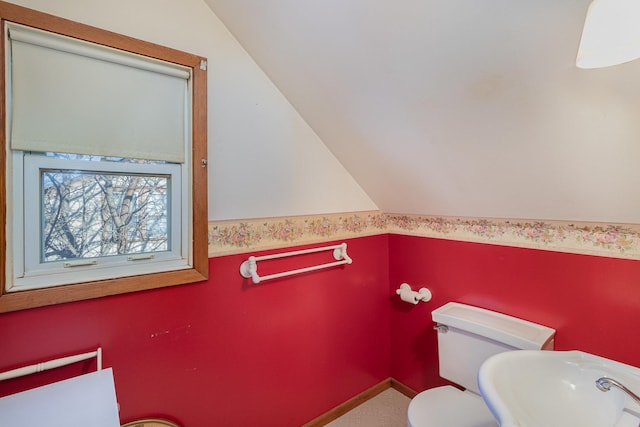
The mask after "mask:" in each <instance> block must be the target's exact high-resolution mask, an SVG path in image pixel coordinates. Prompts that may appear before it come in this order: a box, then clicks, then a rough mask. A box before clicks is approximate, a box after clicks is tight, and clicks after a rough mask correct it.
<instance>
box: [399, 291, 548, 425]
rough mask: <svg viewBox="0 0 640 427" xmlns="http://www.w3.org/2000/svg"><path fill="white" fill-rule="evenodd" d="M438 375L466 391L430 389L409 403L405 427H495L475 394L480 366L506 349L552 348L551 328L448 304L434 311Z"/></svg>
mask: <svg viewBox="0 0 640 427" xmlns="http://www.w3.org/2000/svg"><path fill="white" fill-rule="evenodd" d="M432 316H433V320H434V321H435V322H436V323H437V325H436V326H435V329H436V330H437V331H438V359H439V362H440V376H441V377H442V378H445V379H447V380H449V381H451V382H453V383H456V384H458V385H460V386H462V387H464V388H465V390H464V391H462V390H459V389H457V388H456V387H453V386H442V387H436V388H432V389H429V390H426V391H423V392H422V393H419V394H418V395H417V396H416V397H414V398H413V399H412V400H411V403H410V404H409V410H408V418H409V423H408V425H409V427H496V426H497V425H498V424H497V422H496V421H495V420H494V418H493V416H492V415H491V412H490V411H489V408H488V407H487V406H486V405H485V404H484V401H483V400H482V396H480V391H479V390H478V381H477V377H478V370H479V369H480V365H482V363H483V362H484V361H485V360H486V359H488V358H489V357H490V356H493V355H494V354H498V353H501V352H503V351H509V350H553V336H554V334H555V330H553V329H551V328H547V327H546V326H542V325H538V324H535V323H532V322H528V321H526V320H522V319H517V318H515V317H511V316H506V315H504V314H500V313H495V312H493V311H489V310H485V309H482V308H478V307H472V306H469V305H464V304H458V303H455V302H450V303H447V304H445V305H443V306H442V307H440V308H438V309H436V310H434V311H433V312H432Z"/></svg>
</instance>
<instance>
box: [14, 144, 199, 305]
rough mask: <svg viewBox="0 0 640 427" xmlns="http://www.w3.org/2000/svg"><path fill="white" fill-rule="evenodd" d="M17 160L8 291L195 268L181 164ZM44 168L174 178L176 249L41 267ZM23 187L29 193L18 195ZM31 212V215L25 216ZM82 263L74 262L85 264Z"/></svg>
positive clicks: (27, 156) (21, 155)
mask: <svg viewBox="0 0 640 427" xmlns="http://www.w3.org/2000/svg"><path fill="white" fill-rule="evenodd" d="M13 158H14V161H13V165H14V170H13V183H14V193H13V196H14V204H13V206H14V210H13V224H14V233H15V234H14V239H13V250H14V254H15V255H16V256H15V257H14V259H13V280H12V281H10V282H8V285H9V286H8V287H7V291H8V292H14V291H21V290H27V289H38V288H45V287H50V286H58V285H64V284H70V283H77V282H84V281H93V280H102V279H112V278H118V277H126V276H135V275H140V274H147V273H156V272H165V271H173V270H179V269H184V268H190V266H191V262H190V257H191V255H190V251H189V244H188V243H189V241H188V236H189V234H190V233H189V232H188V231H187V230H188V221H186V220H185V217H186V218H188V216H189V212H188V209H185V207H186V206H188V205H185V203H184V201H183V199H184V197H182V195H183V194H185V193H188V190H187V188H186V187H187V186H186V185H185V184H184V182H185V180H184V179H183V176H182V175H183V173H182V169H184V168H183V167H181V166H180V165H178V164H135V163H117V162H92V161H81V160H64V159H58V158H52V157H47V156H43V155H38V154H30V153H25V152H21V151H18V152H14V153H13ZM18 165H19V167H16V166H18ZM41 169H72V170H73V169H76V170H83V171H90V172H98V173H100V172H104V173H110V172H114V173H118V172H121V173H131V174H136V173H149V174H163V175H170V176H171V189H170V193H171V196H170V218H171V231H170V240H171V250H170V251H167V252H157V253H154V258H153V259H139V260H130V259H128V257H129V256H127V255H119V256H109V257H104V258H91V261H96V264H90V265H78V266H74V267H72V268H68V267H67V268H65V267H64V263H65V261H54V262H47V263H42V262H41V261H40V246H39V245H40V244H41V242H42V236H41V233H42V227H41V223H40V221H41V217H40V209H41V206H40V203H41V201H40V197H39V196H40V170H41ZM21 188H23V189H24V190H19V189H21ZM18 190H19V191H18ZM22 194H33V195H34V197H27V198H23V197H22ZM35 195H37V196H38V197H35ZM27 212H29V213H31V214H29V215H28V216H27V215H25V214H26V213H27ZM21 235H22V236H24V238H23V239H20V238H15V237H19V236H21ZM22 242H24V243H22ZM134 258H135V257H134ZM82 261H83V260H78V261H75V262H77V263H79V264H82ZM86 261H89V260H86Z"/></svg>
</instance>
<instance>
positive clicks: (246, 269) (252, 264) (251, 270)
mask: <svg viewBox="0 0 640 427" xmlns="http://www.w3.org/2000/svg"><path fill="white" fill-rule="evenodd" d="M329 250H333V257H334V258H335V259H336V260H337V261H336V262H329V263H327V264H321V265H314V266H311V267H305V268H299V269H297V270H291V271H283V272H282V273H275V274H270V275H268V276H262V277H260V276H259V275H258V261H266V260H269V259H276V258H284V257H289V256H295V255H304V254H311V253H314V252H322V251H329ZM352 262H353V260H352V259H351V258H349V255H347V244H346V243H341V244H339V245H334V246H325V247H321V248H312V249H302V250H299V251H291V252H282V253H279V254H273V255H264V256H259V257H255V256H250V257H249V258H248V259H247V260H246V261H244V262H243V263H242V264H241V265H240V274H241V275H242V277H245V278H247V279H248V278H251V280H252V281H253V283H260V282H262V281H265V280H270V279H277V278H279V277H286V276H291V275H294V274H300V273H307V272H309V271H315V270H320V269H323V268H329V267H335V266H338V265H344V264H351V263H352Z"/></svg>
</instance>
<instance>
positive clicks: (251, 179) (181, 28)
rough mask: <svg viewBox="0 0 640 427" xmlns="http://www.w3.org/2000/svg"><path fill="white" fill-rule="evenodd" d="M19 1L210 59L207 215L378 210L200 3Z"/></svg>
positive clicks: (168, 0)
mask: <svg viewBox="0 0 640 427" xmlns="http://www.w3.org/2000/svg"><path fill="white" fill-rule="evenodd" d="M12 3H15V4H18V5H21V6H25V7H29V8H32V9H36V10H39V11H41V12H46V13H50V14H53V15H57V16H60V17H63V18H67V19H71V20H74V21H78V22H82V23H84V24H88V25H92V26H95V27H99V28H103V29H107V30H110V31H114V32H118V33H121V34H125V35H128V36H131V37H135V38H139V39H142V40H146V41H149V42H153V43H156V44H161V45H165V46H168V47H172V48H175V49H180V50H183V51H187V52H190V53H194V54H197V55H201V56H205V57H207V58H208V60H209V69H208V88H209V93H208V97H209V102H208V109H209V110H208V113H209V118H208V127H209V144H208V150H209V153H208V154H209V219H210V220H221V219H241V218H260V217H274V216H290V215H309V214H322V213H336V212H351V211H363V210H375V209H377V206H376V205H375V204H374V203H373V202H372V201H371V199H370V198H369V197H368V196H367V194H366V193H365V192H364V191H363V190H362V188H361V187H360V186H359V185H358V183H356V181H355V180H354V179H353V177H352V176H351V175H350V174H349V172H347V170H346V169H345V168H344V167H343V166H342V165H341V164H340V163H339V162H338V161H337V159H336V158H335V157H334V156H333V154H332V153H331V152H330V151H329V150H328V149H327V147H326V146H325V145H324V144H323V142H322V141H321V140H320V138H319V137H318V136H317V135H316V133H315V132H314V131H313V130H312V129H311V128H310V127H309V126H308V125H307V124H306V122H305V121H304V120H303V119H302V118H301V117H300V115H299V114H298V113H297V112H296V110H295V109H294V108H293V107H292V106H291V105H290V104H289V102H288V101H287V100H286V98H284V96H282V94H281V93H280V92H279V91H278V89H277V88H276V87H275V86H274V85H273V84H272V83H271V81H270V80H269V79H268V78H267V77H266V76H265V74H264V73H263V72H262V71H261V69H260V68H259V67H258V66H257V65H256V64H255V62H254V61H253V60H252V59H251V57H250V56H249V55H248V54H247V53H246V52H245V51H244V49H243V48H242V47H241V46H240V45H239V44H238V42H237V41H236V40H235V39H234V38H233V36H231V34H230V33H229V32H228V31H227V29H226V28H225V26H224V25H223V24H222V23H221V22H220V20H219V19H218V18H217V17H216V16H215V14H214V13H213V12H212V11H211V9H209V8H208V7H207V5H206V4H205V3H204V2H203V1H202V0H136V1H130V0H108V1H104V0H60V1H50V0H13V1H12Z"/></svg>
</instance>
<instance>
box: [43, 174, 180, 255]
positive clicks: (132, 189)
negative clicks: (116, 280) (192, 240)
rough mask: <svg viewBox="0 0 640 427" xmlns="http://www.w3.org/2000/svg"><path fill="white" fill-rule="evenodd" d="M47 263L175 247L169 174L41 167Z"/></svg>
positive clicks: (44, 244) (165, 249) (44, 247)
mask: <svg viewBox="0 0 640 427" xmlns="http://www.w3.org/2000/svg"><path fill="white" fill-rule="evenodd" d="M41 183H42V186H41V191H42V199H41V200H42V207H41V209H42V212H41V224H42V235H43V239H42V252H41V258H42V260H43V261H44V262H47V261H59V260H68V259H77V258H97V257H105V256H113V255H126V254H140V253H153V252H161V251H167V250H170V239H169V229H170V224H169V197H168V196H169V195H168V191H169V190H168V189H169V185H170V178H169V177H167V176H157V175H146V174H135V175H133V174H132V175H128V174H116V173H96V172H90V171H75V170H42V171H41Z"/></svg>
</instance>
